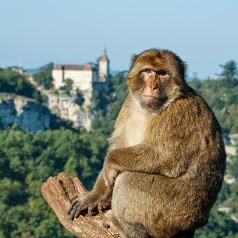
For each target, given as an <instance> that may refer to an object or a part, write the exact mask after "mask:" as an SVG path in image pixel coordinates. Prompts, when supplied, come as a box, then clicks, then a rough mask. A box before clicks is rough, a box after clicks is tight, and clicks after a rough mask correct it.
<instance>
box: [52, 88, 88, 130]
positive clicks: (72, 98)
mask: <svg viewBox="0 0 238 238" xmlns="http://www.w3.org/2000/svg"><path fill="white" fill-rule="evenodd" d="M90 103H91V92H84V93H83V102H80V99H79V97H78V95H76V94H75V95H74V94H73V95H65V94H63V93H59V94H54V93H49V94H48V108H49V109H50V110H51V112H52V113H53V114H56V115H57V116H58V117H60V118H61V119H64V120H67V121H70V122H72V124H73V127H74V128H85V129H86V130H90V128H91V113H90V110H89V108H90Z"/></svg>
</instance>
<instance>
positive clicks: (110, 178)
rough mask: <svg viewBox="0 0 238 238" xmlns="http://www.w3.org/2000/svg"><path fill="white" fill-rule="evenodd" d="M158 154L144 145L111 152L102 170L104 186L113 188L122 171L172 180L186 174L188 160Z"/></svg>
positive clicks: (168, 154)
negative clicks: (150, 174) (156, 175)
mask: <svg viewBox="0 0 238 238" xmlns="http://www.w3.org/2000/svg"><path fill="white" fill-rule="evenodd" d="M168 150H169V148H168ZM160 152H161V151H159V150H154V149H153V147H152V146H149V145H146V144H138V145H135V146H131V147H126V148H120V149H115V150H112V151H111V152H109V153H108V155H107V157H106V159H105V162H104V166H103V170H102V172H103V177H104V180H105V183H106V185H107V186H108V187H113V186H114V181H115V179H116V177H117V175H118V173H121V172H123V171H136V172H143V173H157V174H161V175H164V176H167V177H174V178H176V177H178V176H181V175H182V174H184V173H185V172H186V170H187V168H188V166H189V164H190V159H186V158H183V157H182V158H181V157H179V156H178V158H179V160H178V159H177V160H176V158H174V157H172V155H171V154H170V153H167V154H166V153H164V154H162V152H161V153H160ZM178 154H179V152H178Z"/></svg>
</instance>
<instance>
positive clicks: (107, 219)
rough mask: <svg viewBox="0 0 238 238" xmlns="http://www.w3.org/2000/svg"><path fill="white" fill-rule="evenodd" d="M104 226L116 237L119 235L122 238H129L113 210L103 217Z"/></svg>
mask: <svg viewBox="0 0 238 238" xmlns="http://www.w3.org/2000/svg"><path fill="white" fill-rule="evenodd" d="M103 225H104V226H105V227H107V228H110V231H111V232H112V233H113V234H114V235H119V237H120V238H128V237H127V236H126V235H125V234H124V233H123V230H122V228H121V226H120V224H119V223H118V221H117V219H116V218H115V217H114V216H113V213H112V210H109V211H107V212H106V213H105V215H104V217H103Z"/></svg>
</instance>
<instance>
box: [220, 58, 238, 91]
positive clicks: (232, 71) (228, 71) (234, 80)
mask: <svg viewBox="0 0 238 238" xmlns="http://www.w3.org/2000/svg"><path fill="white" fill-rule="evenodd" d="M220 67H221V68H222V72H221V74H220V76H221V78H222V80H223V81H224V83H225V84H227V86H229V87H233V86H236V85H237V84H238V77H237V76H238V75H237V73H238V70H237V63H236V62H235V61H234V60H230V61H228V62H227V63H225V64H224V65H220Z"/></svg>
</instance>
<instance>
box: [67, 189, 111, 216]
mask: <svg viewBox="0 0 238 238" xmlns="http://www.w3.org/2000/svg"><path fill="white" fill-rule="evenodd" d="M70 202H71V204H70V207H69V209H68V211H67V213H68V215H69V216H70V218H71V220H73V219H74V218H78V217H79V215H80V214H82V212H86V213H89V214H92V212H93V210H95V209H96V208H97V209H98V210H99V211H103V210H106V209H109V208H110V206H111V203H110V201H108V200H107V199H105V198H104V196H100V194H98V193H97V192H95V191H91V192H86V193H84V194H82V195H79V194H78V195H76V196H74V197H73V198H72V199H71V201H70ZM84 214H85V213H84Z"/></svg>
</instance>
